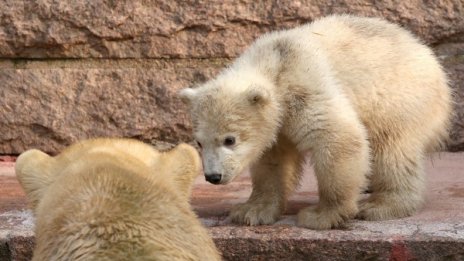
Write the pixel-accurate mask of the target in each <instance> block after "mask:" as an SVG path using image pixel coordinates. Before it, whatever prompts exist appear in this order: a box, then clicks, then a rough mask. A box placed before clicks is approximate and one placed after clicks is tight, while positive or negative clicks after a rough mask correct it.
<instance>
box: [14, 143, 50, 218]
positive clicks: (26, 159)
mask: <svg viewBox="0 0 464 261" xmlns="http://www.w3.org/2000/svg"><path fill="white" fill-rule="evenodd" d="M52 161H53V158H52V157H50V156H48V155H47V154H45V153H43V152H42V151H40V150H35V149H33V150H28V151H26V152H23V153H22V154H21V155H19V157H18V159H17V160H16V164H15V172H16V177H17V178H18V180H19V183H20V184H21V186H22V187H23V189H24V192H26V196H27V198H28V201H29V204H30V206H31V207H32V209H33V210H34V211H35V209H36V208H37V205H38V204H39V201H40V199H41V198H42V196H43V194H44V192H45V191H46V189H47V187H48V186H49V185H50V184H51V183H52V182H53V178H52V173H51V165H52Z"/></svg>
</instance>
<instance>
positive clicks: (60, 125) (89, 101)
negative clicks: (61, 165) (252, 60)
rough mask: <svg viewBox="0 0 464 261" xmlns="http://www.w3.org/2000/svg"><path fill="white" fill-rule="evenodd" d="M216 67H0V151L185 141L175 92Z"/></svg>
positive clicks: (149, 63) (182, 113) (181, 109)
mask: <svg viewBox="0 0 464 261" xmlns="http://www.w3.org/2000/svg"><path fill="white" fill-rule="evenodd" d="M31 64H32V65H31ZM222 64H223V62H222V61H217V62H216V63H211V62H209V63H205V62H202V61H193V62H189V61H185V60H180V61H178V62H174V63H173V62H169V63H166V62H164V61H124V62H122V64H119V63H118V62H114V61H106V62H102V61H91V62H87V63H85V64H82V63H80V62H72V61H68V62H64V63H63V64H61V65H59V67H56V68H48V67H47V62H32V63H26V64H21V65H17V64H16V65H14V64H11V63H10V62H4V63H3V65H4V68H2V69H0V84H1V85H2V86H1V88H0V101H2V104H3V106H2V107H0V119H2V120H1V121H0V133H2V135H0V153H3V154H18V153H20V152H22V151H24V150H25V149H27V148H31V147H35V148H39V149H42V150H45V151H47V152H51V153H55V152H57V151H58V150H60V149H62V148H63V146H66V145H69V144H70V143H72V142H75V141H77V140H79V139H84V138H89V137H101V136H106V137H108V136H109V137H115V136H117V137H132V138H137V139H140V140H144V141H147V142H151V141H152V140H153V141H155V140H161V141H168V142H172V143H178V142H179V140H185V141H187V140H189V137H190V135H191V129H190V124H189V121H188V120H187V118H186V117H187V116H186V113H185V107H184V105H183V103H182V102H181V101H180V100H179V99H178V98H177V97H176V95H175V94H176V92H177V91H178V90H179V89H180V88H182V87H186V86H189V85H191V84H193V83H194V82H198V81H203V80H204V79H205V78H206V77H209V76H210V75H212V74H213V72H215V71H217V69H218V67H219V66H222ZM0 66H1V65H0Z"/></svg>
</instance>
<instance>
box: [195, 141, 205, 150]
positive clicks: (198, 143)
mask: <svg viewBox="0 0 464 261" xmlns="http://www.w3.org/2000/svg"><path fill="white" fill-rule="evenodd" d="M195 142H196V143H197V146H198V147H199V148H200V149H202V148H203V147H202V146H201V143H200V142H199V141H197V140H196V141H195Z"/></svg>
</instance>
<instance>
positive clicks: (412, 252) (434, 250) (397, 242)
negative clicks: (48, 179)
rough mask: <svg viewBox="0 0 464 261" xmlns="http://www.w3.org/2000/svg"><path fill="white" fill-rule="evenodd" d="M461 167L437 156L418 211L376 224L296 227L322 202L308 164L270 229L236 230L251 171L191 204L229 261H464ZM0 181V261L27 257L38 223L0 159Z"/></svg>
mask: <svg viewBox="0 0 464 261" xmlns="http://www.w3.org/2000/svg"><path fill="white" fill-rule="evenodd" d="M463 170H464V153H441V154H436V155H435V156H434V157H433V158H432V159H430V160H428V162H427V165H426V172H427V174H428V177H427V186H428V189H427V193H426V194H427V197H426V200H425V202H426V203H425V206H424V207H423V208H422V209H421V210H420V211H419V212H418V213H416V214H415V215H414V216H412V217H408V218H403V219H396V220H387V221H379V222H370V221H359V220H354V221H352V222H349V223H348V224H347V226H346V227H345V228H344V229H337V230H327V231H314V230H309V229H304V228H299V227H296V226H295V214H296V213H297V212H298V210H300V209H301V208H303V207H307V206H308V205H314V204H316V203H317V201H318V197H317V191H316V182H315V179H314V173H313V170H312V169H311V167H310V166H306V168H305V170H304V172H305V175H304V178H303V180H302V184H301V188H300V189H299V190H298V191H297V192H296V193H294V195H292V196H291V198H290V200H289V208H288V210H287V211H286V213H285V216H283V217H282V219H281V220H279V221H278V222H277V223H276V224H275V225H272V226H258V227H246V226H237V225H233V224H231V223H230V221H229V220H228V218H227V213H228V211H229V210H230V208H231V207H232V206H233V205H235V204H237V203H239V202H244V201H245V200H246V199H247V197H248V196H249V194H250V192H251V184H250V178H249V176H247V174H244V175H242V176H240V177H238V178H237V179H236V180H234V181H233V182H232V183H231V184H229V185H227V186H214V185H211V184H207V183H206V182H205V181H204V179H203V177H199V178H198V179H197V180H196V183H195V186H194V189H193V195H192V200H191V202H192V205H193V207H194V209H195V211H196V212H197V213H198V215H199V216H200V218H201V220H202V222H203V224H204V225H206V226H208V227H209V229H210V233H211V235H212V237H213V239H214V241H215V243H216V244H217V246H218V248H219V249H220V251H221V252H222V253H223V257H224V260H292V261H293V260H395V261H400V260H463V258H464V211H463V210H464V200H463V199H464V175H463V173H464V172H463ZM0 178H1V179H0V257H3V256H6V257H10V256H11V257H13V255H14V257H15V259H16V260H27V259H28V258H29V257H30V255H31V253H32V247H33V244H34V237H33V232H32V231H33V224H34V219H33V218H32V215H31V212H30V211H29V210H26V205H25V202H26V200H25V197H24V192H23V191H22V189H21V188H20V186H19V184H18V182H17V180H16V179H15V176H14V163H13V162H0ZM6 188H9V189H8V190H7V189H6ZM15 259H13V260H15ZM0 260H4V259H0ZM6 260H8V259H6Z"/></svg>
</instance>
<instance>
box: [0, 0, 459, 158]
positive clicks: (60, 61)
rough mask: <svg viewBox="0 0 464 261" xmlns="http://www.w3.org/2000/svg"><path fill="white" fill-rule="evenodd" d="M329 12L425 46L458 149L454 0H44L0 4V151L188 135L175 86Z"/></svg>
mask: <svg viewBox="0 0 464 261" xmlns="http://www.w3.org/2000/svg"><path fill="white" fill-rule="evenodd" d="M332 13H351V14H357V15H365V16H378V17H384V18H386V19H388V20H390V21H392V22H396V23H399V24H401V25H402V26H404V27H405V28H407V29H409V30H411V31H412V32H414V33H415V34H417V35H418V36H419V37H420V38H422V39H423V40H424V41H425V42H426V43H428V44H429V45H431V46H432V47H434V48H435V50H436V52H437V54H438V55H439V56H440V57H441V58H442V61H443V64H444V67H445V69H446V70H447V72H448V73H449V75H450V79H451V85H452V86H453V88H454V90H455V93H456V117H455V120H454V124H453V128H452V130H451V138H452V139H451V142H450V143H449V149H450V150H454V151H456V150H464V78H463V77H464V76H463V75H464V2H462V0H440V1H426V0H413V1H373V0H343V1H335V0H330V1H321V0H315V1H314V0H312V1H310V0H301V1H297V0H270V1H254V0H244V1H239V2H237V1H230V0H228V1H219V0H213V1H180V0H173V1H166V0H156V1H141V0H131V1H113V0H105V1H92V0H86V1H54V0H35V1H26V0H5V1H3V2H2V5H1V7H0V133H2V135H0V154H18V153H20V152H22V151H24V150H25V149H28V148H30V147H37V148H41V149H43V150H46V151H49V152H56V151H58V150H60V149H61V148H63V147H64V146H66V145H68V144H69V143H71V142H72V141H75V140H77V139H80V138H87V137H96V136H125V137H135V138H139V139H142V140H145V141H151V140H154V139H162V140H165V141H168V142H174V143H177V142H178V141H179V140H189V139H190V137H191V135H190V124H189V121H188V120H187V117H186V114H185V107H184V106H183V105H182V104H180V102H179V101H178V100H177V99H176V98H175V97H173V96H174V93H175V92H176V91H177V90H178V89H179V88H181V87H184V86H190V85H192V84H194V83H196V82H201V81H204V80H206V79H208V78H210V77H212V76H213V75H214V74H215V73H216V72H217V71H218V70H219V68H221V67H222V66H224V65H225V64H227V62H228V61H229V60H230V59H231V58H234V57H236V56H237V55H238V54H239V53H241V52H242V51H243V50H244V48H245V47H246V46H248V45H249V44H250V43H251V42H252V41H253V40H254V39H255V38H256V37H257V36H258V35H260V34H262V33H264V32H268V31H271V30H275V29H284V28H290V27H294V26H296V25H299V24H302V23H305V22H309V21H312V20H314V19H316V18H318V17H322V16H324V15H328V14H332Z"/></svg>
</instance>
